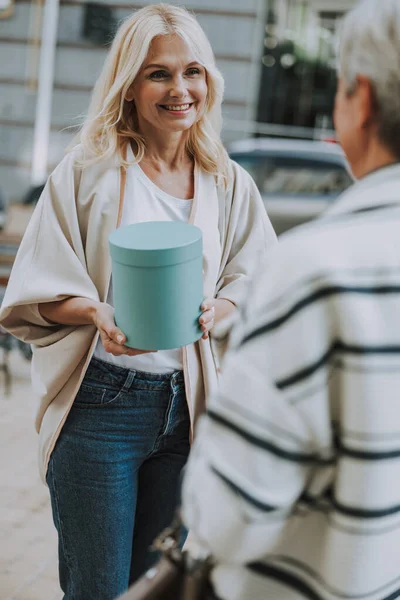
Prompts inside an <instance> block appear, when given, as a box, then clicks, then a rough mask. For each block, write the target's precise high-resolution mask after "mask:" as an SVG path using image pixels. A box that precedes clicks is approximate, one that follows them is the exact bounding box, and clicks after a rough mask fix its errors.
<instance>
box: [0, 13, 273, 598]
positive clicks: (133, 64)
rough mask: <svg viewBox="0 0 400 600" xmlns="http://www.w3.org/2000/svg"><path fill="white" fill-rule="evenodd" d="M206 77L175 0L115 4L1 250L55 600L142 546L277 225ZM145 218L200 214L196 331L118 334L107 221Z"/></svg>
mask: <svg viewBox="0 0 400 600" xmlns="http://www.w3.org/2000/svg"><path fill="white" fill-rule="evenodd" d="M222 93H223V80H222V77H221V75H220V73H219V72H218V70H217V68H216V66H215V62H214V57H213V53H212V50H211V47H210V45H209V42H208V40H207V38H206V36H205V34H204V32H203V31H202V29H201V28H200V26H199V25H198V23H197V21H196V20H195V18H194V17H193V16H191V15H190V14H189V13H188V12H187V11H186V10H184V9H182V8H177V7H173V6H169V5H163V4H158V5H154V6H148V7H146V8H144V9H141V10H139V11H138V12H136V13H135V14H134V15H133V16H132V17H130V18H129V19H127V20H126V21H125V22H124V23H123V24H122V26H121V27H120V29H119V31H118V33H117V35H116V37H115V40H114V42H113V45H112V47H111V50H110V53H109V56H108V58H107V60H106V63H105V66H104V69H103V72H102V74H101V76H100V78H99V80H98V82H97V84H96V86H95V89H94V93H93V99H92V103H91V107H90V110H89V115H88V118H87V121H86V122H85V124H84V125H83V128H82V130H81V133H80V139H79V143H78V144H77V145H76V146H75V147H74V148H73V149H72V150H71V151H70V152H69V153H68V154H67V155H66V157H65V158H64V159H63V160H62V162H61V163H60V164H59V166H58V167H57V168H56V169H55V171H54V172H53V173H52V175H51V176H50V178H49V180H48V182H47V185H46V187H45V190H44V192H43V194H42V196H41V199H40V201H39V203H38V206H37V209H36V211H35V214H34V216H33V217H32V220H31V223H30V225H29V227H28V230H27V232H26V235H25V237H24V240H23V242H22V245H21V248H20V252H19V255H18V257H17V259H16V262H15V266H14V269H13V272H12V275H11V279H10V284H9V287H8V289H7V293H6V296H5V299H4V303H3V306H2V310H1V313H0V321H1V323H2V324H3V325H4V327H6V328H7V329H8V330H9V331H11V332H12V333H13V334H15V335H16V336H17V337H19V338H20V339H23V340H25V341H27V342H30V343H32V344H33V363H32V373H33V385H34V389H35V391H36V393H37V395H38V396H39V398H40V403H39V409H38V412H37V421H36V426H37V429H38V431H39V433H40V466H41V473H42V476H43V478H46V481H47V484H48V486H49V489H50V494H51V500H52V508H53V517H54V522H55V526H56V528H57V531H58V535H59V568H60V583H61V587H62V589H63V591H64V594H65V596H64V598H65V600H112V599H113V598H115V597H116V596H118V595H119V594H121V593H122V592H124V590H126V588H127V587H128V585H129V583H131V582H132V581H134V580H135V579H136V578H137V577H138V576H139V575H140V574H141V573H143V571H144V570H145V569H146V568H148V567H149V566H150V565H151V564H152V562H153V561H154V555H152V554H151V553H150V552H149V551H148V548H149V546H150V544H151V542H152V540H153V539H154V537H155V536H156V535H157V534H158V533H159V532H160V530H162V529H163V528H164V527H165V526H166V525H167V524H168V523H169V522H170V521H171V519H172V516H173V512H174V508H175V506H176V503H177V495H178V484H179V477H180V473H181V470H182V467H183V466H184V464H185V462H186V459H187V456H188V452H189V440H190V437H191V431H192V429H193V424H194V423H195V420H196V417H197V415H198V414H200V413H201V412H202V411H203V410H204V405H205V399H206V397H207V394H208V392H209V390H210V388H211V387H212V386H213V385H214V384H215V383H216V380H217V371H218V360H219V359H218V355H217V352H216V349H215V347H214V342H213V339H212V335H211V336H210V332H212V327H213V325H214V324H215V323H216V322H218V321H220V320H221V319H223V318H224V317H226V316H228V315H229V314H230V313H232V311H234V310H235V307H236V305H237V303H238V301H239V300H240V298H241V296H242V294H243V291H244V288H245V287H246V285H247V282H248V275H249V271H250V270H251V268H252V267H253V266H254V264H255V262H256V261H257V260H259V259H262V257H263V255H265V254H267V251H268V250H269V248H270V247H271V246H273V245H274V244H275V241H276V238H275V234H274V232H273V230H272V227H271V225H270V223H269V221H268V218H267V216H266V214H265V210H264V207H263V205H262V202H261V199H260V196H259V194H258V192H257V189H256V187H255V185H254V183H253V181H252V179H251V178H250V177H249V176H248V175H247V174H246V173H245V172H244V171H242V170H241V169H240V168H239V167H238V166H237V165H236V164H234V163H231V162H230V161H229V159H228V156H227V154H226V152H225V150H224V148H223V146H222V143H221V140H220V137H219V128H220V118H221V101H222ZM150 220H182V221H187V222H191V223H194V224H196V225H197V226H199V227H200V228H201V229H202V231H203V242H204V297H205V298H206V300H205V301H204V304H203V307H202V309H203V313H202V316H201V317H200V322H201V326H202V329H203V333H204V334H203V338H202V340H200V342H198V343H196V344H194V345H191V346H188V347H186V348H184V349H183V350H181V349H177V350H174V351H160V352H157V353H148V352H142V351H141V350H140V349H136V350H132V349H130V348H128V347H127V346H125V345H124V342H125V336H124V333H123V332H122V331H120V330H119V329H118V328H117V327H116V325H115V323H114V319H113V307H112V305H113V298H112V281H111V282H110V276H111V267H110V258H109V255H108V244H107V237H108V235H109V233H110V231H112V230H113V229H114V228H115V227H118V226H119V225H125V224H129V223H134V222H139V221H150Z"/></svg>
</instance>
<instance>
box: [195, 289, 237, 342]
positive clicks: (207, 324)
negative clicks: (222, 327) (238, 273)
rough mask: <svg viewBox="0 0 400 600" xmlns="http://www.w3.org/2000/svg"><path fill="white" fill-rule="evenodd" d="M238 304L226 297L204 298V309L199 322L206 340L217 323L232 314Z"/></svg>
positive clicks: (202, 308)
mask: <svg viewBox="0 0 400 600" xmlns="http://www.w3.org/2000/svg"><path fill="white" fill-rule="evenodd" d="M235 308H236V306H235V305H234V304H233V302H231V301H230V300H226V299H225V298H207V300H204V302H203V304H202V305H201V307H200V309H201V310H202V311H203V312H202V314H201V316H200V319H199V323H200V327H201V330H202V332H203V335H202V339H203V340H206V339H207V338H208V336H209V334H210V331H211V329H212V328H213V327H214V325H215V323H218V322H219V321H222V319H225V317H227V316H228V315H230V314H231V313H232V312H233V311H234V310H235Z"/></svg>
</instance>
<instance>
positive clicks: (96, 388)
mask: <svg viewBox="0 0 400 600" xmlns="http://www.w3.org/2000/svg"><path fill="white" fill-rule="evenodd" d="M126 391H127V390H126V382H124V383H123V384H121V386H120V387H117V386H114V385H113V386H107V384H106V383H104V382H101V383H100V382H92V381H90V380H89V381H85V379H84V380H83V382H82V383H81V387H80V388H79V391H78V393H77V395H76V397H75V400H74V406H76V407H77V408H97V407H98V408H101V407H104V406H109V405H110V404H114V403H115V402H117V401H118V400H120V399H121V398H122V397H123V395H124V393H125V392H126Z"/></svg>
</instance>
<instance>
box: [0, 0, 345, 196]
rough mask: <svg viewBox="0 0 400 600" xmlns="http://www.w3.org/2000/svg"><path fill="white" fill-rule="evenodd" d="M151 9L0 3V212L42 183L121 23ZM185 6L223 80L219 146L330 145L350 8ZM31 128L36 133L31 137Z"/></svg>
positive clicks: (328, 3)
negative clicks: (295, 141) (267, 142)
mask: <svg viewBox="0 0 400 600" xmlns="http://www.w3.org/2000/svg"><path fill="white" fill-rule="evenodd" d="M151 3H152V0H147V1H145V2H142V3H141V4H140V5H139V4H132V3H131V2H129V1H128V0H127V1H126V2H125V0H117V1H113V0H109V2H102V3H101V4H100V3H94V2H90V3H88V2H83V1H81V0H51V1H49V2H48V5H49V7H48V8H49V10H47V9H45V1H44V0H15V1H13V0H0V17H2V18H0V57H1V60H0V190H1V194H2V197H3V199H4V202H5V203H7V204H9V203H15V202H22V201H23V200H24V199H27V194H28V192H29V191H30V190H31V189H32V187H34V186H36V185H40V184H42V183H44V181H42V180H43V179H44V170H43V167H44V166H45V174H46V175H47V174H48V173H49V172H50V171H51V170H52V169H53V168H54V166H55V165H56V164H57V162H58V161H59V160H60V159H61V157H62V156H63V153H64V149H65V147H66V146H67V144H68V143H69V142H70V140H71V139H72V137H73V135H74V133H75V131H76V127H77V125H78V124H79V123H80V122H81V120H82V118H83V116H84V114H85V111H86V109H87V106H88V103H89V98H90V93H91V89H92V86H93V84H94V82H95V80H96V78H97V76H98V74H99V72H100V70H101V67H102V64H103V61H104V58H105V56H106V53H107V45H108V44H109V42H110V41H111V39H112V36H113V34H114V31H115V29H116V27H117V26H118V23H119V21H120V20H121V19H123V18H124V17H126V16H127V15H129V13H130V12H131V11H132V10H133V9H135V8H139V7H140V6H142V5H144V4H151ZM177 3H179V2H177ZM184 4H185V6H186V7H187V8H189V9H191V10H193V11H194V12H195V14H196V15H197V17H198V19H199V21H200V23H201V25H202V26H203V28H204V30H205V31H206V33H207V35H208V37H209V39H210V41H211V44H212V46H213V48H214V52H215V54H216V58H217V62H218V65H219V67H220V69H221V71H222V73H223V75H224V77H225V82H226V92H225V101H224V119H225V121H224V132H223V137H224V140H225V142H226V143H227V144H229V143H231V142H233V141H235V140H238V139H243V138H248V137H253V136H273V137H287V138H303V139H310V140H313V139H321V138H323V137H325V138H330V137H331V136H332V131H331V130H332V118H331V113H332V106H333V98H334V94H335V87H336V75H335V41H336V33H337V30H338V27H339V26H340V21H341V19H342V16H343V14H344V12H345V11H346V10H347V9H348V8H349V7H350V6H351V5H353V4H354V0H246V2H243V1H242V0H218V2H215V1H214V0H187V1H186V2H185V3H184ZM44 26H45V28H46V35H47V38H46V40H43V37H42V31H43V27H44ZM42 42H45V44H46V51H45V53H44V55H43V54H42V61H41V55H40V51H41V43H42ZM53 53H54V63H53V62H52V60H51V55H52V54H53ZM41 62H42V65H41ZM43 70H44V71H45V72H44V73H43ZM52 70H53V72H51V71H52ZM40 88H42V89H40ZM49 90H51V99H50V104H48V105H45V104H42V111H43V107H45V108H47V114H46V115H43V114H41V113H39V114H37V105H36V102H37V98H38V93H39V92H40V91H42V93H43V94H44V95H46V97H47V99H48V95H49ZM35 125H36V127H38V126H39V127H40V128H41V131H36V132H35ZM47 129H48V130H49V134H48V143H46V141H47V138H46V130H47ZM44 160H45V165H44V162H43V161H44Z"/></svg>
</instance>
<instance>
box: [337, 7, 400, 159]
mask: <svg viewBox="0 0 400 600" xmlns="http://www.w3.org/2000/svg"><path fill="white" fill-rule="evenodd" d="M339 75H340V77H342V78H343V80H344V82H345V84H347V89H348V92H349V94H351V93H352V92H353V91H354V89H355V86H356V78H357V75H364V76H365V77H368V79H369V80H370V82H371V85H372V88H373V91H374V95H375V101H376V108H377V118H378V125H379V129H378V134H379V137H380V140H381V141H382V142H383V143H384V144H385V145H386V146H387V147H388V149H389V150H391V152H393V153H394V154H395V156H396V157H398V158H400V0H363V1H362V2H359V3H358V4H357V5H356V6H355V8H353V9H352V10H351V11H350V12H349V13H348V14H347V15H346V16H345V18H344V21H343V26H342V33H341V41H340V48H339Z"/></svg>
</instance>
